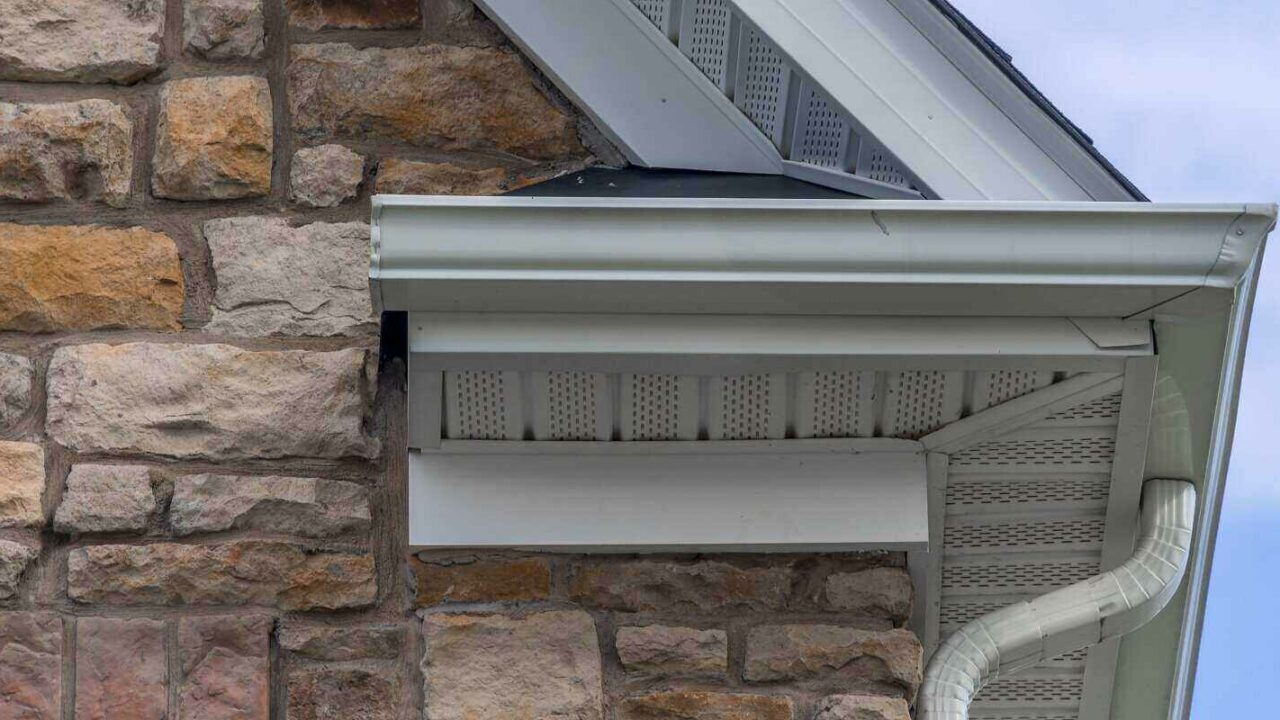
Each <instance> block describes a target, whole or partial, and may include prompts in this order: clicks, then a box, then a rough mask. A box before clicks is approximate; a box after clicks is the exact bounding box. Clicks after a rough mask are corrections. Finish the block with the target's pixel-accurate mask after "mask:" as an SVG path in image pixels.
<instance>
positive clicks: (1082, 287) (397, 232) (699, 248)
mask: <svg viewBox="0 0 1280 720" xmlns="http://www.w3.org/2000/svg"><path fill="white" fill-rule="evenodd" d="M1275 212H1276V210H1275V207H1274V206H1263V205H1239V204H1237V205H1181V204H1178V205H1166V204H1152V203H1105V204H1103V203H1044V202H1034V203H1010V202H996V203H988V202H981V203H968V202H919V201H912V202H906V201H869V200H847V201H846V200H746V199H682V198H674V199H653V198H628V199H612V198H608V199H606V198H540V197H530V198H526V197H496V198H464V197H424V196H395V195H381V196H376V197H375V198H374V200H373V241H374V252H373V262H372V267H371V270H370V277H372V278H373V280H374V281H375V286H376V288H375V294H376V297H377V299H378V300H379V301H380V302H381V306H382V307H383V308H384V309H387V310H415V311H440V312H455V311H471V312H598V313H644V312H648V313H695V314H718V313H729V314H781V315H811V314H844V315H866V314H872V315H885V314H895V315H980V316H1008V315H1024V316H1058V317H1064V316H1069V317H1083V316H1096V317H1126V316H1129V315H1134V314H1137V313H1141V312H1143V311H1146V310H1148V309H1150V308H1152V307H1155V306H1157V305H1160V304H1162V303H1165V302H1168V301H1170V300H1172V299H1174V298H1177V297H1180V296H1182V295H1186V294H1188V293H1190V292H1191V291H1196V290H1206V291H1207V293H1208V295H1210V296H1212V297H1211V299H1212V300H1213V301H1215V302H1218V303H1219V304H1225V303H1229V302H1230V300H1231V297H1232V294H1233V291H1234V289H1235V285H1236V283H1237V282H1238V280H1239V278H1240V276H1241V275H1242V274H1243V272H1244V271H1245V268H1246V267H1247V266H1248V264H1249V262H1250V260H1252V258H1253V256H1254V255H1255V254H1256V252H1257V249H1258V247H1259V245H1260V244H1261V241H1262V238H1263V237H1264V235H1265V233H1266V231H1267V230H1268V228H1270V226H1271V225H1272V224H1273V223H1274V221H1275Z"/></svg>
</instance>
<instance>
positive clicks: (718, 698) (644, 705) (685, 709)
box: [618, 692, 792, 720]
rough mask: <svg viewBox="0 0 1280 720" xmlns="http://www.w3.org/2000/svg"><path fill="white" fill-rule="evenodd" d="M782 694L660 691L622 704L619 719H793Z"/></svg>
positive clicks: (790, 706)
mask: <svg viewBox="0 0 1280 720" xmlns="http://www.w3.org/2000/svg"><path fill="white" fill-rule="evenodd" d="M791 714H792V705H791V699H790V698H788V697H784V696H781V695H748V694H740V693H717V692H659V693H651V694H649V695H640V696H637V697H629V698H626V699H625V700H623V701H622V705H621V707H620V709H619V711H618V718H619V720H792V718H791Z"/></svg>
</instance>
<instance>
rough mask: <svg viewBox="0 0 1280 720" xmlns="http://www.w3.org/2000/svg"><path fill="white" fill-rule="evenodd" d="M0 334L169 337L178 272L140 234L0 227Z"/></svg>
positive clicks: (169, 257)
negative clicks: (133, 332) (152, 333)
mask: <svg viewBox="0 0 1280 720" xmlns="http://www.w3.org/2000/svg"><path fill="white" fill-rule="evenodd" d="M0 267H3V268H4V269H5V272H4V273H3V274H0V330H16V331H18V332H54V331H58V330H100V329H106V328H137V329H147V330H177V329H178V328H179V327H180V322H179V318H180V317H181V314H182V297H183V296H182V292H183V290H182V287H183V280H182V265H181V262H180V261H179V259H178V249H177V247H176V246H175V245H174V244H173V240H171V239H170V238H169V237H168V236H167V235H164V234H161V233H157V232H151V231H149V230H143V229H142V228H136V227H135V228H120V229H117V228H106V227H99V226H96V225H18V224H14V223H0Z"/></svg>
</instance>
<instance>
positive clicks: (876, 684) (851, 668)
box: [743, 625, 923, 698]
mask: <svg viewBox="0 0 1280 720" xmlns="http://www.w3.org/2000/svg"><path fill="white" fill-rule="evenodd" d="M922 652H923V651H922V649H921V647H920V641H919V640H918V639H917V638H916V636H915V634H914V633H912V632H910V631H908V630H885V631H876V630H861V629H857V628H847V627H839V626H835V625H764V626H761V627H757V628H754V629H753V630H751V632H750V633H749V634H748V635H747V655H746V667H745V669H744V672H743V676H744V677H745V678H746V679H747V680H748V681H751V682H774V681H780V680H818V681H823V682H828V681H829V682H834V683H838V684H839V685H841V686H842V687H852V688H854V689H863V688H865V689H871V690H873V691H875V690H882V689H884V686H890V687H891V686H897V687H899V688H901V689H902V691H903V694H904V695H905V696H906V697H908V698H913V697H915V693H916V689H917V688H918V687H919V686H920V681H921V677H920V676H921V672H922V668H921V656H922Z"/></svg>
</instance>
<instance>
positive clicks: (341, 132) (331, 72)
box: [287, 44, 585, 159]
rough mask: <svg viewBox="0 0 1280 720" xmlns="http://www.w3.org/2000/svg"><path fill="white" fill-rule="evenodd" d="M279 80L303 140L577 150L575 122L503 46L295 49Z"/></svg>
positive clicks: (524, 152) (540, 153)
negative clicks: (285, 85)
mask: <svg viewBox="0 0 1280 720" xmlns="http://www.w3.org/2000/svg"><path fill="white" fill-rule="evenodd" d="M287 77H288V87H289V107H290V109H291V113H292V115H293V125H294V129H295V130H296V131H297V132H298V133H299V135H300V137H301V139H302V140H303V142H307V143H312V142H321V141H324V140H328V139H332V138H342V137H349V138H361V139H363V140H370V139H374V138H380V139H386V140H396V141H400V142H405V143H409V144H411V145H420V146H426V147H432V148H435V149H440V150H480V149H489V150H499V151H502V152H507V153H511V154H514V155H519V156H521V157H527V158H541V159H553V158H560V157H566V156H577V155H582V154H584V153H585V150H584V149H583V147H582V144H581V142H580V141H579V139H578V134H577V121H576V119H575V118H574V117H573V116H571V115H569V114H567V113H566V112H562V111H561V110H559V109H558V108H556V107H554V106H553V105H552V104H551V103H550V101H548V100H547V98H546V97H545V96H544V95H543V94H542V92H541V91H540V90H538V88H537V87H536V85H535V84H534V79H533V76H532V75H531V74H530V73H529V71H528V70H527V69H526V68H525V66H524V64H523V63H522V62H521V61H520V58H519V56H517V55H515V54H514V53H511V52H509V51H506V50H501V49H496V48H478V47H457V46H450V45H425V46H416V47H405V48H378V47H371V48H364V49H356V48H354V47H352V46H350V45H346V44H324V45H295V46H294V47H293V60H292V62H290V64H289V68H288V71H287Z"/></svg>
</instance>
